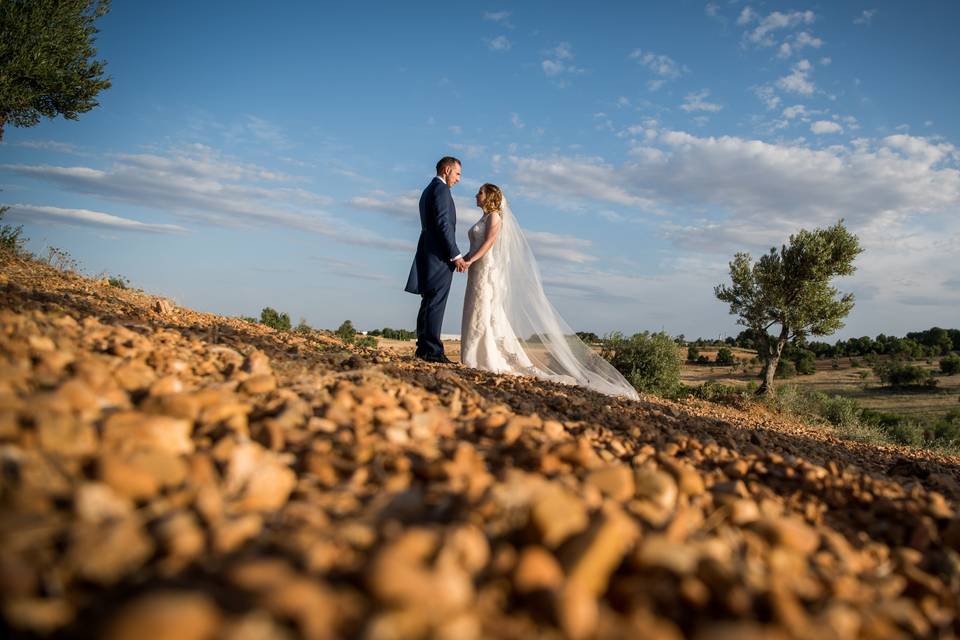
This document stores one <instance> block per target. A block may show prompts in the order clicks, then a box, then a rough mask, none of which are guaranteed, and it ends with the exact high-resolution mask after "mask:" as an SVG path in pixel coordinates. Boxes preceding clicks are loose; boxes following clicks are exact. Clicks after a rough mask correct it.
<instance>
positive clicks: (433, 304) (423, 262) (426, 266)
mask: <svg viewBox="0 0 960 640" xmlns="http://www.w3.org/2000/svg"><path fill="white" fill-rule="evenodd" d="M456 235H457V207H456V206H455V205H454V204H453V196H452V195H451V194H450V187H448V186H447V183H446V182H444V181H443V180H441V179H440V178H439V177H437V178H434V179H433V180H432V181H431V182H430V184H428V185H427V188H426V189H424V190H423V194H422V195H421V196H420V241H419V242H418V243H417V254H416V256H414V258H413V266H412V267H410V277H409V278H407V286H406V291H409V292H410V293H416V294H419V295H420V296H421V300H420V312H419V313H418V314H417V355H420V356H428V357H431V356H442V355H443V343H442V342H440V327H441V325H442V324H443V311H444V309H445V308H446V306H447V295H449V293H450V283H451V282H452V281H453V272H454V269H455V265H454V264H453V262H452V260H453V259H454V258H456V257H457V256H458V255H460V249H458V248H457V240H456Z"/></svg>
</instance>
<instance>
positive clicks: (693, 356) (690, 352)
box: [687, 345, 700, 362]
mask: <svg viewBox="0 0 960 640" xmlns="http://www.w3.org/2000/svg"><path fill="white" fill-rule="evenodd" d="M699 357H700V349H697V347H696V346H694V345H690V346H689V347H687V361H688V362H696V361H697V358H699Z"/></svg>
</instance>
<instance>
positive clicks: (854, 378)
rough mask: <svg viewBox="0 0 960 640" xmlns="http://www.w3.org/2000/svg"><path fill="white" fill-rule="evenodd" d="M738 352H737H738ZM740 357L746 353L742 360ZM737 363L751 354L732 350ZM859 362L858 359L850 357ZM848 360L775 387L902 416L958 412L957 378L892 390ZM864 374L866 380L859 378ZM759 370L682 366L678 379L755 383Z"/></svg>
mask: <svg viewBox="0 0 960 640" xmlns="http://www.w3.org/2000/svg"><path fill="white" fill-rule="evenodd" d="M738 352H739V353H738ZM701 353H703V354H705V355H707V356H708V357H711V358H712V357H713V355H714V353H715V352H713V353H711V352H709V351H706V350H702V351H701ZM743 354H748V355H746V357H743ZM734 355H735V356H736V357H737V359H738V360H749V359H750V358H752V357H753V356H754V355H756V354H755V353H753V352H749V351H745V350H736V349H735V350H734ZM853 360H859V361H860V362H861V363H862V362H863V359H862V358H853ZM850 361H851V359H850V358H840V360H839V363H840V368H839V369H834V368H833V365H832V362H831V360H829V359H822V360H817V372H816V373H815V374H813V375H809V376H795V377H793V378H789V379H786V380H778V381H777V384H794V385H797V386H800V387H803V388H806V389H812V390H815V391H822V392H823V393H828V394H831V395H841V396H845V397H848V398H853V399H855V400H856V401H857V402H858V403H860V406H862V407H866V408H868V409H874V410H877V411H889V412H893V413H900V414H904V415H914V416H918V417H919V416H923V415H941V414H944V413H946V412H947V411H949V410H950V409H960V402H958V400H960V375H954V376H938V377H937V380H939V384H938V385H937V387H936V389H934V390H931V391H927V390H921V391H894V390H891V389H889V388H887V387H884V386H882V385H881V383H880V380H879V379H878V378H877V377H876V376H875V375H874V374H873V370H872V369H870V367H867V366H862V367H860V368H854V367H852V366H851V364H850ZM938 361H939V359H934V360H933V364H927V362H926V360H918V361H916V362H914V363H913V364H915V365H917V366H921V367H924V368H926V369H931V370H933V371H934V372H936V373H937V374H939V372H940V367H939V365H938V364H937V362H938ZM862 374H865V376H866V377H862ZM759 375H760V367H758V366H753V367H747V368H746V369H734V368H732V367H711V366H699V365H691V364H684V365H683V370H682V373H681V379H682V380H683V382H684V383H685V384H688V385H691V386H695V385H700V384H703V383H704V382H706V381H708V380H713V381H716V382H720V383H723V384H747V383H748V382H750V381H751V380H757V379H758V377H759Z"/></svg>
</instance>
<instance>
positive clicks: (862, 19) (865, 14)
mask: <svg viewBox="0 0 960 640" xmlns="http://www.w3.org/2000/svg"><path fill="white" fill-rule="evenodd" d="M876 14H877V10H876V9H864V10H863V11H862V12H861V13H860V15H859V16H857V17H856V18H854V20H853V24H870V23H871V22H873V16H875V15H876Z"/></svg>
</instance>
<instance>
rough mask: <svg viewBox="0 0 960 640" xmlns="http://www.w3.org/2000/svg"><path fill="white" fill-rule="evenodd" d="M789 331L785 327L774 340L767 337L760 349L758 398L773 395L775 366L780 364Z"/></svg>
mask: <svg viewBox="0 0 960 640" xmlns="http://www.w3.org/2000/svg"><path fill="white" fill-rule="evenodd" d="M789 335H790V330H789V329H788V328H787V327H783V328H782V329H780V335H779V336H778V337H777V338H776V339H772V338H770V337H768V338H767V339H766V340H765V341H764V343H763V344H762V345H760V347H761V350H762V351H761V353H760V357H761V358H763V373H761V375H760V380H761V383H760V388H759V389H757V393H756V395H758V396H772V395H773V378H774V376H776V375H777V365H778V364H780V354H781V353H783V347H784V345H786V344H787V337H789Z"/></svg>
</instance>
